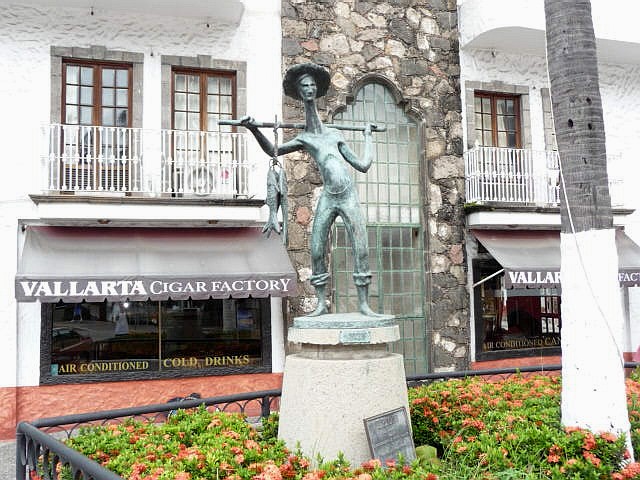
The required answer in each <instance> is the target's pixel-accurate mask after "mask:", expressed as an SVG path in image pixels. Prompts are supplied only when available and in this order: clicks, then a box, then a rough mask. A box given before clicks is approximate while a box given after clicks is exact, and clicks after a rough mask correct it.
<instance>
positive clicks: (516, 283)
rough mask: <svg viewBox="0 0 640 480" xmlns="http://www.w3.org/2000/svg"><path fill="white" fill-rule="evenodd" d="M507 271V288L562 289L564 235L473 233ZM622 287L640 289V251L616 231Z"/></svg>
mask: <svg viewBox="0 0 640 480" xmlns="http://www.w3.org/2000/svg"><path fill="white" fill-rule="evenodd" d="M472 233H473V235H474V236H475V237H476V238H477V239H478V241H479V242H480V243H482V245H484V247H485V248H486V249H487V250H488V251H489V253H490V254H491V255H492V256H493V258H495V259H496V260H497V261H498V263H499V264H500V265H502V267H504V270H505V285H506V287H507V288H559V287H560V232H559V231H550V230H472ZM616 246H617V248H618V272H619V273H618V279H619V281H620V285H621V286H625V287H631V286H640V247H639V246H638V245H637V244H636V243H635V242H634V241H633V240H631V239H630V238H629V237H628V236H627V235H626V234H625V233H624V232H623V231H622V230H616Z"/></svg>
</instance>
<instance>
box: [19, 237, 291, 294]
mask: <svg viewBox="0 0 640 480" xmlns="http://www.w3.org/2000/svg"><path fill="white" fill-rule="evenodd" d="M15 288H16V293H15V295H16V299H17V300H18V301H35V300H40V301H42V302H57V301H60V300H63V301H65V302H79V301H81V300H87V301H102V300H105V299H108V300H124V299H129V300H146V299H148V298H150V299H152V300H166V299H169V298H172V299H176V300H177V299H187V298H192V299H206V298H209V297H212V298H229V297H236V298H243V297H249V296H252V297H267V296H280V297H283V296H291V295H295V293H296V274H295V271H294V269H293V267H292V266H291V261H290V259H289V256H288V254H287V251H286V249H285V248H284V246H283V245H282V241H281V238H280V237H278V236H272V237H271V238H265V237H264V236H263V235H262V234H261V233H260V231H259V229H256V228H211V229H196V228H182V229H177V228H171V229H170V228H110V227H103V228H78V227H42V226H37V227H36V226H30V227H27V231H26V241H25V245H24V249H23V253H22V256H21V258H20V262H19V266H18V273H17V275H16V281H15Z"/></svg>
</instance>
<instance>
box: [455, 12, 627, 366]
mask: <svg viewBox="0 0 640 480" xmlns="http://www.w3.org/2000/svg"><path fill="white" fill-rule="evenodd" d="M612 3H613V4H612ZM458 4H459V9H458V12H459V17H460V18H459V22H460V65H461V96H462V104H463V109H462V113H463V117H464V119H463V125H464V127H465V168H466V186H467V190H466V202H467V204H466V210H467V216H466V218H467V229H468V232H467V258H468V267H469V268H468V285H469V291H470V293H471V308H470V310H471V331H472V335H471V361H472V364H473V365H474V366H475V367H476V368H479V367H481V366H485V367H486V366H497V365H507V364H508V365H515V364H523V365H524V364H536V363H543V364H544V363H547V364H548V363H557V361H558V356H559V354H560V332H561V328H562V315H561V311H562V308H561V301H560V290H559V266H560V263H559V262H560V251H559V227H560V215H559V209H558V206H559V185H560V181H561V177H560V164H559V162H558V157H557V153H556V150H557V147H556V144H555V138H554V131H553V119H552V114H551V102H550V92H549V83H548V78H547V67H546V58H545V18H544V5H543V1H542V0H539V1H538V0H537V1H533V2H531V1H520V0H517V1H502V0H462V1H459V2H458ZM591 4H592V10H593V12H592V17H593V22H594V29H595V34H596V39H597V48H598V63H599V65H598V68H599V77H600V91H601V96H602V104H603V110H604V122H605V131H606V141H607V143H606V149H607V159H608V175H609V184H610V193H611V199H612V207H613V211H614V224H615V225H616V227H618V228H619V231H618V233H617V246H618V255H619V259H620V261H619V267H620V268H619V272H620V275H619V277H620V285H621V289H622V293H623V299H624V306H623V307H624V308H623V310H624V312H625V316H626V319H625V320H626V333H625V344H624V345H622V346H620V347H621V350H622V351H624V352H626V357H627V359H631V357H632V353H633V352H635V351H636V350H637V348H638V346H639V344H640V337H639V336H638V327H637V323H638V318H639V317H638V309H637V292H636V291H637V290H638V289H637V288H635V287H637V286H638V282H637V280H638V266H639V263H638V247H637V243H638V242H640V228H639V227H640V224H639V223H638V221H639V219H640V217H638V213H637V208H638V203H639V201H640V200H639V198H638V195H637V193H636V188H635V186H634V184H635V179H636V178H637V175H638V165H637V162H635V158H634V151H635V145H634V143H635V142H634V141H635V139H636V138H637V137H638V134H639V133H640V121H639V120H640V112H639V109H638V106H639V104H640V33H639V32H638V30H637V28H636V27H635V25H634V24H633V18H635V17H636V14H637V13H638V12H637V7H636V6H634V5H631V4H629V3H628V2H617V1H614V2H604V1H600V0H592V2H591ZM634 10H636V11H635V12H634ZM621 12H627V13H624V14H620V13H621Z"/></svg>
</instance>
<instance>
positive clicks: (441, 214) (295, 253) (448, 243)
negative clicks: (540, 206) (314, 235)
mask: <svg viewBox="0 0 640 480" xmlns="http://www.w3.org/2000/svg"><path fill="white" fill-rule="evenodd" d="M282 36H283V38H282V54H283V64H284V65H283V68H285V69H286V68H287V67H289V66H291V65H293V64H296V63H302V62H315V63H318V64H320V65H323V66H325V67H326V68H327V69H328V70H329V71H330V73H331V87H330V89H329V92H328V94H327V96H326V97H325V98H323V99H320V101H319V104H318V107H319V110H320V114H321V117H322V118H323V120H325V121H330V120H331V115H332V113H334V112H336V110H338V109H339V108H340V107H341V106H343V105H344V104H345V102H346V101H347V99H348V98H349V97H350V96H353V94H355V91H353V90H354V88H355V86H356V85H357V84H358V82H359V81H361V80H362V78H364V77H365V76H368V77H370V76H371V75H377V76H381V77H384V78H385V79H386V80H387V81H388V82H389V83H391V84H392V85H394V86H395V87H396V88H397V90H398V92H399V93H400V94H401V97H402V99H401V104H402V105H403V106H404V108H405V111H407V113H408V114H409V115H411V116H412V117H413V118H415V119H416V120H418V122H419V125H420V127H421V131H422V137H423V138H422V146H421V149H422V159H423V168H422V178H423V182H422V184H423V185H424V186H425V188H424V209H423V212H424V225H425V232H426V234H425V245H426V248H425V255H424V258H425V267H426V268H425V269H426V271H427V278H426V279H425V280H426V281H425V285H427V288H426V291H425V296H426V299H425V300H426V302H425V303H426V304H427V307H428V310H427V324H428V330H429V332H428V336H429V339H430V343H431V352H430V355H431V358H430V365H431V369H432V370H434V371H442V370H453V369H463V368H466V367H467V366H468V359H469V341H470V338H469V320H468V319H469V311H468V303H469V300H468V293H467V290H466V269H465V259H464V248H463V244H464V213H463V208H462V207H463V202H464V165H463V160H462V151H463V141H462V136H463V133H462V124H461V111H460V109H461V103H460V85H459V75H460V65H459V57H458V30H457V11H456V1H455V0H386V1H384V0H376V1H360V0H283V1H282ZM283 112H284V118H285V120H287V121H289V120H291V121H303V114H302V105H301V104H300V102H298V101H295V100H292V99H290V98H287V97H285V99H284V108H283ZM288 134H289V136H291V135H292V134H293V132H288ZM287 138H288V137H287ZM309 160H310V159H309V158H308V157H307V155H306V154H292V155H289V156H288V157H287V170H288V175H289V182H290V187H289V193H290V237H289V242H290V243H289V249H290V253H291V257H292V259H293V261H294V265H295V267H296V268H297V270H298V273H299V276H300V280H301V290H302V294H301V296H300V297H299V298H298V299H296V300H293V301H291V302H290V303H289V312H288V315H289V318H292V317H293V316H295V315H300V314H304V313H306V312H308V311H310V310H311V309H312V308H313V307H314V306H315V297H314V295H313V287H311V286H310V284H309V282H308V276H309V274H310V268H309V266H310V258H309V248H308V244H309V234H310V225H311V223H312V215H313V206H314V205H315V199H316V198H317V195H318V191H319V189H320V188H321V185H322V183H321V179H320V175H319V173H318V171H317V169H316V167H315V165H314V164H313V162H310V161H309Z"/></svg>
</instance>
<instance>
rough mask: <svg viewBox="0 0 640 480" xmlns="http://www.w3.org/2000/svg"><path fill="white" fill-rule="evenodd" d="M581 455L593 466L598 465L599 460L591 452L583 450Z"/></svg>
mask: <svg viewBox="0 0 640 480" xmlns="http://www.w3.org/2000/svg"><path fill="white" fill-rule="evenodd" d="M582 456H583V457H584V458H585V459H587V461H589V462H590V463H591V464H592V465H593V466H595V467H598V466H600V463H601V460H600V459H599V458H598V457H596V456H595V455H594V454H593V453H591V452H583V454H582Z"/></svg>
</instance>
